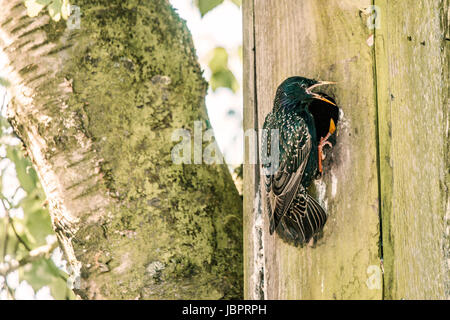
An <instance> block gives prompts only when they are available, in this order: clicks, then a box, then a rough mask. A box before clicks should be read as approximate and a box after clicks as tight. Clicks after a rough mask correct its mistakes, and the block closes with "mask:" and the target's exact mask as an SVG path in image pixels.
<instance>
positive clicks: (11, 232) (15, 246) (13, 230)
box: [0, 102, 73, 299]
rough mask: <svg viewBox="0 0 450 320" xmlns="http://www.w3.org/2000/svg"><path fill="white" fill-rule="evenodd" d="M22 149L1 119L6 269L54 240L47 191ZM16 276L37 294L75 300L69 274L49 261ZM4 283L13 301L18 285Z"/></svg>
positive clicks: (0, 211)
mask: <svg viewBox="0 0 450 320" xmlns="http://www.w3.org/2000/svg"><path fill="white" fill-rule="evenodd" d="M3 104H6V103H5V102H3ZM22 148H23V147H22V144H21V143H20V140H19V139H18V138H16V137H15V136H14V133H13V132H12V128H11V126H10V124H9V122H8V121H7V120H6V119H5V118H4V117H2V116H0V177H1V179H0V244H1V245H0V263H1V264H2V267H4V268H5V267H6V268H8V266H10V265H12V264H13V263H15V262H18V261H21V260H22V259H24V258H26V257H27V256H28V255H29V252H30V251H31V250H34V249H36V248H39V247H41V246H44V245H46V244H47V243H48V241H47V239H48V237H49V236H50V237H51V236H53V237H54V232H53V229H52V225H51V221H50V215H49V213H48V210H47V209H46V208H45V194H44V191H43V190H42V187H41V185H40V183H39V178H38V175H37V174H36V171H35V170H34V168H33V167H32V164H31V162H30V160H29V159H28V158H27V157H25V155H24V152H23V150H22ZM14 173H15V174H14ZM0 269H1V268H0ZM13 272H14V271H13ZM16 272H18V278H19V282H22V281H24V280H25V281H27V283H28V284H29V285H30V286H31V287H32V288H33V290H34V292H37V291H38V290H40V289H41V288H42V287H44V286H48V287H49V288H50V293H51V295H52V296H53V297H54V298H55V299H69V298H73V293H71V291H70V290H69V289H68V288H67V285H66V279H67V274H66V273H65V272H63V271H62V270H60V269H59V268H58V267H57V266H56V265H55V263H54V262H53V260H52V259H50V258H48V259H47V258H41V259H38V260H36V261H33V262H31V263H28V264H25V265H24V266H23V267H20V268H19V269H18V271H16ZM3 276H4V275H3ZM3 276H2V275H0V277H3ZM4 280H5V278H4V277H3V281H0V284H2V285H0V292H1V291H2V290H3V291H6V293H7V294H6V296H7V297H8V298H9V299H13V298H14V292H15V289H16V286H17V283H15V284H12V283H10V282H11V281H8V282H7V281H4ZM2 286H3V288H2ZM3 296H4V295H3ZM30 298H31V297H30Z"/></svg>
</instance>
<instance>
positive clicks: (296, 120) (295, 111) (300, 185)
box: [262, 77, 338, 244]
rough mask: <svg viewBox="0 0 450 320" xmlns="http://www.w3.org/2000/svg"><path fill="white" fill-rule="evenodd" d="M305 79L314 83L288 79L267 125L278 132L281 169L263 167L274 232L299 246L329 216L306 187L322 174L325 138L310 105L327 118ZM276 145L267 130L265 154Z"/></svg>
mask: <svg viewBox="0 0 450 320" xmlns="http://www.w3.org/2000/svg"><path fill="white" fill-rule="evenodd" d="M305 83H306V85H308V86H310V85H312V84H314V80H309V79H305V78H299V77H296V78H290V79H287V80H286V81H285V82H283V83H282V84H281V85H280V86H279V87H278V89H277V92H276V95H275V100H274V106H273V109H272V112H270V113H269V114H268V115H267V116H266V119H265V121H264V125H263V129H265V130H269V131H270V130H278V132H279V167H278V168H277V170H275V172H274V173H273V174H271V172H270V170H269V169H272V170H273V169H274V168H271V164H270V163H263V165H262V168H263V176H264V187H265V188H264V190H265V203H266V209H267V212H268V215H269V221H270V228H269V231H270V234H273V232H274V231H276V232H277V234H278V235H279V236H280V237H281V238H283V239H284V240H286V241H288V242H294V243H295V244H302V243H305V242H308V241H309V240H310V239H311V237H313V236H314V235H315V234H317V233H318V232H319V231H320V230H321V229H322V228H323V226H324V225H325V222H326V220H327V215H326V213H325V211H324V210H323V208H322V207H321V206H320V205H319V203H318V202H317V201H316V200H315V199H313V198H312V197H311V196H310V195H309V194H308V193H307V190H306V188H307V187H308V186H309V184H310V183H311V181H312V179H313V177H314V176H315V175H316V173H317V167H318V161H317V159H318V153H317V146H318V139H320V137H319V138H318V137H317V135H316V128H315V119H314V117H313V115H312V114H311V113H310V112H309V110H308V109H309V107H310V106H311V105H313V106H314V107H316V110H315V111H316V112H315V113H316V115H319V116H320V118H322V105H321V103H322V101H319V102H317V101H314V100H311V99H302V94H303V92H302V91H301V89H300V90H299V88H301V87H302V86H303V87H304V86H306V85H304V84H305ZM336 109H337V110H338V108H336ZM330 110H331V109H330ZM333 112H334V111H333ZM325 115H326V114H325ZM316 123H317V121H316ZM320 125H321V127H320V129H321V130H324V128H325V126H326V125H328V126H329V120H328V124H320ZM322 127H323V128H322ZM320 133H321V132H320ZM271 143H272V137H271V135H270V132H266V134H263V137H262V155H263V156H264V155H267V154H270V155H273V153H272V152H273V150H271Z"/></svg>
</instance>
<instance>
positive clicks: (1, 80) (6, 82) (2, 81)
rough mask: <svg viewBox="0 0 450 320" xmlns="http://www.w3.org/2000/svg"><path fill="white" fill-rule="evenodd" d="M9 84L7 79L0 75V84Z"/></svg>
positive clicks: (5, 85)
mask: <svg viewBox="0 0 450 320" xmlns="http://www.w3.org/2000/svg"><path fill="white" fill-rule="evenodd" d="M10 85H11V83H10V82H9V81H8V79H6V78H2V77H0V86H4V87H9V86H10Z"/></svg>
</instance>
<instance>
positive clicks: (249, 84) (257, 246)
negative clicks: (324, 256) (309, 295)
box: [242, 0, 264, 300]
mask: <svg viewBox="0 0 450 320" xmlns="http://www.w3.org/2000/svg"><path fill="white" fill-rule="evenodd" d="M242 13H243V14H242V16H243V36H244V38H243V42H244V45H243V50H244V51H243V57H244V61H243V67H244V68H243V70H244V77H243V78H244V79H245V80H244V88H243V89H244V90H243V96H244V105H245V108H244V130H245V132H247V133H248V134H247V136H246V142H247V144H246V147H245V150H246V153H245V154H246V155H247V158H246V159H245V161H244V180H245V183H244V194H245V197H244V230H245V231H244V234H246V236H244V295H245V297H246V299H256V300H259V299H263V298H264V292H263V287H262V286H263V284H264V267H263V266H264V257H263V252H262V233H261V232H260V231H261V227H256V226H255V224H257V221H261V218H262V216H261V215H262V212H261V210H260V206H259V205H258V204H256V205H255V199H256V203H258V201H259V200H258V199H260V197H259V195H258V194H259V169H258V166H257V164H256V161H252V154H251V153H252V152H253V155H255V154H256V155H257V150H255V148H256V149H257V136H256V132H257V130H258V118H257V109H256V95H255V94H256V93H255V80H254V79H255V58H256V57H255V41H254V24H253V20H254V16H253V0H250V1H244V3H243V5H242ZM252 133H254V136H251V134H252ZM254 159H255V158H253V160H254Z"/></svg>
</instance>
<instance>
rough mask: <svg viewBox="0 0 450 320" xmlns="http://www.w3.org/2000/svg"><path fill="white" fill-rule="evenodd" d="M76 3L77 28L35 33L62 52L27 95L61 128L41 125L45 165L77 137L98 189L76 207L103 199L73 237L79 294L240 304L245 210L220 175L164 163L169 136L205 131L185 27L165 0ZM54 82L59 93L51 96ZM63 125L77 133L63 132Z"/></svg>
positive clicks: (199, 83) (214, 169)
mask: <svg viewBox="0 0 450 320" xmlns="http://www.w3.org/2000/svg"><path fill="white" fill-rule="evenodd" d="M77 5H78V6H79V7H80V8H81V13H82V16H81V29H80V30H73V31H68V30H64V29H61V28H60V27H61V22H60V23H54V22H49V25H48V26H45V27H44V28H42V29H41V30H44V31H45V33H46V35H47V38H48V40H49V41H52V42H54V43H55V44H56V45H57V46H56V48H60V49H62V53H56V52H55V53H53V52H51V54H60V57H61V60H62V61H63V63H62V64H61V65H60V66H56V67H57V68H59V69H58V72H57V73H56V78H55V80H50V79H49V80H48V81H47V82H45V83H44V84H43V85H42V86H40V88H39V90H37V91H38V94H37V95H36V97H35V99H36V101H38V102H39V103H41V105H45V113H46V114H47V115H48V116H50V117H51V118H52V119H58V120H59V121H52V122H51V123H48V124H46V125H45V126H44V125H42V122H39V123H38V126H39V129H38V131H39V133H40V135H41V136H43V137H45V139H46V140H47V143H48V146H49V148H48V150H46V155H47V158H48V159H49V161H53V159H54V158H55V155H59V154H61V153H64V152H67V151H68V150H75V149H76V148H77V145H78V143H79V141H78V139H77V135H79V134H80V133H82V134H83V135H84V136H85V137H88V138H89V140H90V142H92V151H93V152H94V153H95V154H96V156H97V157H98V158H99V159H100V163H99V167H100V170H101V173H102V177H103V179H102V180H100V182H98V183H96V184H94V185H91V186H89V187H88V188H85V189H84V190H83V193H81V194H79V197H82V198H83V197H86V196H87V195H89V194H91V195H94V194H97V193H101V194H103V195H108V196H109V197H110V198H111V199H112V201H111V204H110V206H109V207H108V210H107V211H108V212H107V214H106V215H105V216H102V217H101V219H100V220H95V221H96V222H95V223H92V222H90V221H91V219H90V217H91V215H93V214H95V212H96V209H95V207H92V206H91V208H90V209H91V212H86V214H85V215H83V216H82V217H80V219H81V220H80V222H79V223H78V226H79V229H78V231H77V232H76V234H75V235H74V237H73V238H72V244H73V246H74V249H75V255H76V256H77V259H79V260H80V261H81V263H82V270H81V277H82V279H81V280H82V286H81V289H79V290H77V293H79V294H80V296H82V297H83V298H91V299H92V298H117V299H134V298H141V299H166V298H174V299H229V298H242V276H243V271H242V201H241V199H240V197H239V195H238V193H237V191H236V189H235V187H234V184H233V182H232V180H231V176H230V174H229V173H228V170H227V168H226V166H225V165H206V164H204V165H175V164H173V163H172V160H171V149H172V147H173V146H174V145H175V144H176V143H177V142H172V141H171V135H172V132H173V130H174V129H178V128H184V129H188V130H191V131H193V127H194V121H198V120H201V121H203V123H205V124H206V123H208V120H207V114H206V110H205V106H204V96H205V94H206V89H207V84H206V82H205V80H204V79H203V77H202V71H201V69H200V67H199V64H198V62H197V57H196V54H195V50H194V48H193V43H192V40H191V36H190V34H189V32H188V31H187V28H186V25H185V23H184V22H183V21H182V20H181V19H180V18H179V17H178V16H177V15H176V14H175V12H174V10H173V9H172V8H171V7H170V5H169V4H168V1H164V0H158V1H137V0H135V1H132V0H130V1H110V0H109V1H106V0H101V1H92V0H89V1H88V0H80V1H77ZM55 50H57V49H55ZM37 72H39V70H38V71H37ZM33 76H35V75H33ZM61 82H63V83H65V86H66V87H65V88H63V89H62V90H64V91H65V92H66V93H67V95H65V96H59V97H56V98H55V97H54V96H52V94H54V93H55V91H56V89H55V88H57V87H58V86H59V89H58V90H60V89H61V87H60V86H61V85H58V84H60V83H61ZM61 102H64V104H65V107H64V108H61ZM69 115H70V116H71V117H72V119H75V120H76V121H75V122H76V123H71V124H70V125H68V126H67V125H65V124H64V121H65V119H68V118H69ZM74 115H75V116H74ZM27 121H30V122H33V121H34V120H33V118H32V117H30V118H29V119H28V120H27ZM205 127H206V125H205ZM86 157H87V158H89V157H90V155H89V154H87V155H86ZM78 161H85V159H84V158H83V159H81V160H78ZM89 179H90V177H89V176H87V177H86V180H89ZM80 183H81V184H82V183H84V182H83V181H82V182H80ZM74 187H78V185H74Z"/></svg>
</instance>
